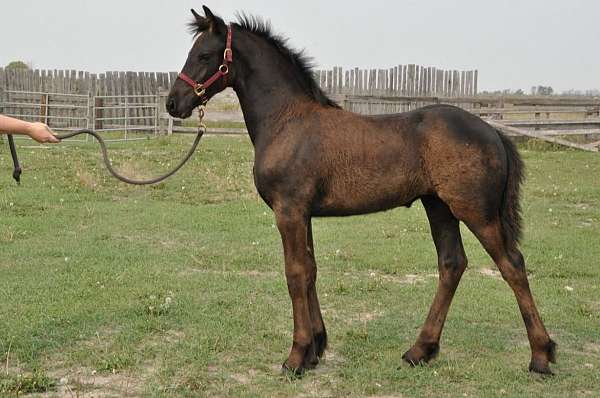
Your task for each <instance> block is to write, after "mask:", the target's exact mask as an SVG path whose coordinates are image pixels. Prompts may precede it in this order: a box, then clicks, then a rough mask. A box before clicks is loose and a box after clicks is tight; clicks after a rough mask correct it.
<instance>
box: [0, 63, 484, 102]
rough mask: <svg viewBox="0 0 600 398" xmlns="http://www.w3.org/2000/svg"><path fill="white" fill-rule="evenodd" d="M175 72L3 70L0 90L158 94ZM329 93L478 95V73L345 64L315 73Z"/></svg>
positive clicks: (173, 79)
mask: <svg viewBox="0 0 600 398" xmlns="http://www.w3.org/2000/svg"><path fill="white" fill-rule="evenodd" d="M175 79H177V72H105V73H100V74H94V73H89V72H82V71H75V70H38V69H36V70H24V69H7V70H5V69H3V68H0V89H2V88H3V89H5V90H15V91H30V92H47V93H65V94H85V95H107V96H120V95H154V94H157V93H159V92H161V91H167V90H169V88H170V87H171V85H172V84H173V83H174V82H175ZM315 79H316V80H317V82H318V83H319V85H320V86H321V88H322V89H323V90H325V91H326V92H328V93H329V94H352V95H389V96H408V97H429V96H436V97H469V96H475V95H477V79H478V72H477V71H476V70H471V71H457V70H442V69H437V68H434V67H423V66H419V65H398V66H395V67H393V68H389V69H358V68H355V69H350V70H344V69H342V68H341V67H336V68H333V69H332V70H318V71H315Z"/></svg>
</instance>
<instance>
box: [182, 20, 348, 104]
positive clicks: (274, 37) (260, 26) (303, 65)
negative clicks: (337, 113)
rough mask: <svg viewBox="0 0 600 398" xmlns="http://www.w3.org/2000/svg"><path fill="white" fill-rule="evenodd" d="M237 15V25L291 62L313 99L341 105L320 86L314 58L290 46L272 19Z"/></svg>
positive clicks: (194, 29) (192, 27)
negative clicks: (315, 72) (277, 30)
mask: <svg viewBox="0 0 600 398" xmlns="http://www.w3.org/2000/svg"><path fill="white" fill-rule="evenodd" d="M236 17H237V20H238V21H237V23H234V25H235V26H237V27H239V28H240V29H243V30H245V31H247V32H250V33H253V34H255V35H256V36H258V37H260V38H262V39H263V40H265V41H266V42H267V43H269V44H270V45H271V46H273V47H274V48H275V50H276V51H277V52H278V53H279V54H280V55H281V56H283V57H284V58H285V59H286V60H288V61H289V62H290V64H291V65H292V67H294V69H295V70H296V71H297V72H298V76H299V79H298V80H299V82H300V84H301V86H302V88H303V89H304V91H305V92H306V93H307V94H308V96H309V97H310V98H311V99H313V100H315V101H316V102H318V103H319V104H321V105H324V106H328V107H333V108H340V106H339V105H338V104H337V103H336V102H335V101H333V100H332V99H331V98H329V97H328V96H327V94H325V93H324V92H323V90H321V87H319V84H318V83H317V82H316V80H315V78H314V71H313V68H314V64H313V60H312V58H311V57H309V56H308V55H306V53H305V51H304V50H300V51H298V50H294V49H292V48H290V47H289V45H288V39H287V38H285V37H283V36H281V35H279V34H276V33H274V32H273V29H272V27H271V23H270V21H267V20H264V19H263V18H261V17H258V16H253V15H248V14H246V13H243V12H242V13H238V14H237V15H236ZM217 18H218V17H217ZM219 19H220V18H219ZM221 21H222V20H221ZM189 27H190V31H191V32H192V33H193V34H195V35H198V34H200V33H202V32H203V31H205V30H206V29H207V28H208V27H207V26H201V25H199V24H198V23H197V22H196V21H193V22H191V23H190V24H189Z"/></svg>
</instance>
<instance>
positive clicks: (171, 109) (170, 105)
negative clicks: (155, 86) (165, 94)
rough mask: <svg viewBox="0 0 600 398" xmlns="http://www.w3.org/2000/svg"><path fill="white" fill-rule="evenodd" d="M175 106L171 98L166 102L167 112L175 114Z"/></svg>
mask: <svg viewBox="0 0 600 398" xmlns="http://www.w3.org/2000/svg"><path fill="white" fill-rule="evenodd" d="M176 106H177V104H175V100H174V99H173V98H169V99H168V100H167V111H169V112H175V108H176Z"/></svg>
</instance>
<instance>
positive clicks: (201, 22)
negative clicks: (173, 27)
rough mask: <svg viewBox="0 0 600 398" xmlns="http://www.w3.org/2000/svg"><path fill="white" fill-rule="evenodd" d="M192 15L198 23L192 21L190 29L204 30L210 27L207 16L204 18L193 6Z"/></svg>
mask: <svg viewBox="0 0 600 398" xmlns="http://www.w3.org/2000/svg"><path fill="white" fill-rule="evenodd" d="M191 11H192V15H194V18H195V19H196V23H195V24H194V23H190V29H191V30H192V31H197V32H204V31H206V30H208V29H209V28H210V23H209V21H208V19H207V18H204V17H203V16H202V15H200V14H198V13H197V12H196V10H194V9H193V8H192V10H191Z"/></svg>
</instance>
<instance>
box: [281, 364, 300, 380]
mask: <svg viewBox="0 0 600 398" xmlns="http://www.w3.org/2000/svg"><path fill="white" fill-rule="evenodd" d="M305 373H306V369H305V368H304V367H298V368H294V367H291V366H289V365H288V364H287V362H284V363H283V365H281V374H282V375H284V376H286V377H289V378H291V379H300V378H302V377H303V376H304V374H305Z"/></svg>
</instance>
